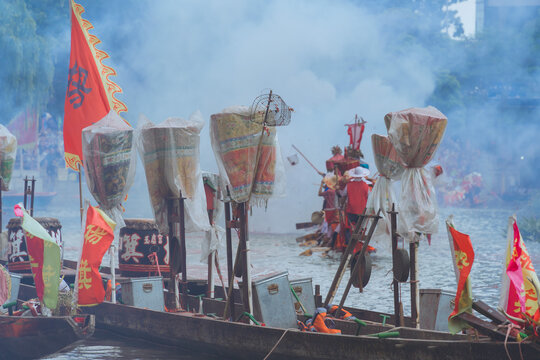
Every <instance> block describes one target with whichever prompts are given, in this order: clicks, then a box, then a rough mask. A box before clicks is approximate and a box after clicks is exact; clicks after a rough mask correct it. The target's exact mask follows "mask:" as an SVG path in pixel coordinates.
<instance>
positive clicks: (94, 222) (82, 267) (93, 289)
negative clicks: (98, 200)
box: [76, 205, 116, 306]
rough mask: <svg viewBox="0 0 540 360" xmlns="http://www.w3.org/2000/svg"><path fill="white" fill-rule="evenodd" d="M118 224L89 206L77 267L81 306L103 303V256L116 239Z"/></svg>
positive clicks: (78, 292)
mask: <svg viewBox="0 0 540 360" xmlns="http://www.w3.org/2000/svg"><path fill="white" fill-rule="evenodd" d="M115 226H116V223H115V222H114V221H112V220H111V219H110V218H109V217H108V216H107V215H106V214H105V213H104V212H103V210H100V209H98V208H95V207H93V206H90V205H88V209H87V211H86V226H85V228H84V229H85V230H84V243H83V246H82V253H81V258H80V260H79V264H78V266H77V281H76V288H77V294H78V295H77V296H78V303H79V306H92V305H97V304H100V303H102V302H103V299H104V297H105V288H104V287H103V281H102V279H101V275H100V274H99V266H100V265H101V260H103V255H105V253H106V252H107V250H108V249H109V246H111V243H112V242H113V239H114V228H115Z"/></svg>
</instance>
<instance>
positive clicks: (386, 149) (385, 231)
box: [366, 134, 404, 245]
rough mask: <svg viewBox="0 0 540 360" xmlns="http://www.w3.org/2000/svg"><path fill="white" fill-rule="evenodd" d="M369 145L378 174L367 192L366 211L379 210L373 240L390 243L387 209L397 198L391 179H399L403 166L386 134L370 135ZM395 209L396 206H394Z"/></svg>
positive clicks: (368, 212) (374, 212)
mask: <svg viewBox="0 0 540 360" xmlns="http://www.w3.org/2000/svg"><path fill="white" fill-rule="evenodd" d="M371 146H372V147H373V156H374V158H375V165H376V166H377V170H378V171H379V176H378V178H377V181H376V182H375V185H374V186H373V190H371V193H370V194H369V197H368V200H367V204H366V213H367V214H372V215H374V214H376V213H377V212H378V211H379V209H380V210H381V214H380V215H381V216H382V219H380V220H379V222H378V223H377V228H376V229H375V232H374V233H373V240H374V241H376V242H377V243H379V244H388V245H389V244H390V241H388V240H391V239H390V216H389V215H388V213H387V211H388V210H390V209H391V208H392V204H393V203H394V204H396V205H397V198H396V195H395V194H394V190H393V189H392V181H393V180H399V179H400V177H401V175H402V174H403V171H404V168H403V164H402V163H401V159H400V158H399V156H398V154H397V152H396V149H395V148H394V146H393V145H392V143H391V142H390V140H389V139H388V137H386V136H382V135H377V134H373V135H371ZM396 209H397V208H396Z"/></svg>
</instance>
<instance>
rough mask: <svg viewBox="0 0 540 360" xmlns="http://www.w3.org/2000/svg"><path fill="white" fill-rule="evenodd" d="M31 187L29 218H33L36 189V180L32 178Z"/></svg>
mask: <svg viewBox="0 0 540 360" xmlns="http://www.w3.org/2000/svg"><path fill="white" fill-rule="evenodd" d="M30 181H31V182H32V187H31V188H30V216H34V194H35V188H36V179H34V177H33V176H32V180H30Z"/></svg>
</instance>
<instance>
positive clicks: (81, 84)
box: [64, 0, 127, 171]
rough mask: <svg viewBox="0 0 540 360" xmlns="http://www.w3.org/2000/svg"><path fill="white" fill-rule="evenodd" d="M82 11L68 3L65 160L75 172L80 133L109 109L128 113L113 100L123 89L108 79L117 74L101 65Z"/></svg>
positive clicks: (100, 54)
mask: <svg viewBox="0 0 540 360" xmlns="http://www.w3.org/2000/svg"><path fill="white" fill-rule="evenodd" d="M83 12H84V8H83V7H82V6H81V5H79V4H76V3H75V2H74V1H73V0H71V55H70V59H69V73H68V86H67V91H66V100H65V104H64V156H65V160H66V167H70V168H71V169H73V170H75V171H79V170H78V164H81V165H82V158H83V154H82V140H81V133H82V130H83V129H84V128H85V127H87V126H90V125H92V124H93V123H95V122H97V121H99V120H101V119H102V118H103V117H104V116H105V115H107V114H108V113H109V111H110V110H111V109H112V110H114V111H116V112H117V113H120V112H123V111H127V107H126V105H124V103H123V102H121V101H120V100H117V99H116V98H115V96H114V95H115V94H116V93H119V92H122V89H121V88H120V87H119V86H118V85H116V84H115V83H114V82H113V81H111V80H110V79H109V76H111V75H116V72H115V71H114V70H113V69H112V68H110V67H108V66H105V65H103V60H104V59H106V58H108V57H109V55H107V53H105V52H104V51H101V50H98V49H96V45H97V44H99V43H100V42H101V41H100V40H99V39H98V38H97V37H96V36H94V35H90V34H89V32H88V30H90V29H92V28H93V26H92V24H91V23H90V22H89V21H87V20H85V19H83V18H82V17H81V14H82V13H83Z"/></svg>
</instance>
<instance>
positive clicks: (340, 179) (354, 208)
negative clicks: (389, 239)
mask: <svg viewBox="0 0 540 360" xmlns="http://www.w3.org/2000/svg"><path fill="white" fill-rule="evenodd" d="M335 149H336V147H334V151H335ZM335 155H336V154H334V158H335ZM340 159H341V158H340ZM330 166H332V167H333V170H332V171H330V172H328V173H327V174H326V175H325V176H324V177H323V179H322V181H321V185H320V187H319V194H318V195H319V196H321V197H323V199H324V201H323V213H324V216H323V217H321V218H320V222H321V230H320V232H321V235H322V237H321V241H320V245H323V246H328V247H331V248H332V249H335V250H342V249H344V248H345V247H346V246H347V244H348V243H349V240H350V237H351V234H352V229H353V228H354V226H355V224H356V222H357V221H358V219H359V217H360V215H361V214H362V213H363V212H364V210H365V208H366V203H367V199H368V196H369V193H370V191H371V189H372V187H373V184H374V181H373V180H372V179H370V178H369V175H370V171H369V165H368V164H366V163H363V162H361V161H360V159H357V160H355V161H352V162H351V161H349V162H345V161H341V160H338V161H335V162H330ZM330 166H329V164H328V163H327V170H329V167H330ZM352 166H354V167H352ZM347 167H352V168H349V169H347ZM360 246H361V244H360ZM369 250H374V249H373V248H371V249H369Z"/></svg>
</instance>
